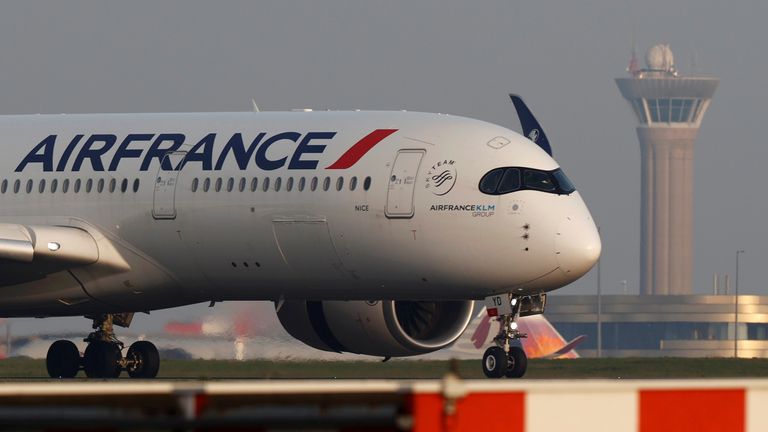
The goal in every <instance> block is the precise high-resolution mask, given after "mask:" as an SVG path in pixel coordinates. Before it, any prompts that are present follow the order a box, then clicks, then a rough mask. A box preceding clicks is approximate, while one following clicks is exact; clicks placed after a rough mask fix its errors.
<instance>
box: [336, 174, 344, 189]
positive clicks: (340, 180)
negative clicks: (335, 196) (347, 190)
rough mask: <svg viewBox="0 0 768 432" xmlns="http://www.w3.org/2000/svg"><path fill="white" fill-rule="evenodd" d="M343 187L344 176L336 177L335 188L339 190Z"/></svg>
mask: <svg viewBox="0 0 768 432" xmlns="http://www.w3.org/2000/svg"><path fill="white" fill-rule="evenodd" d="M343 188H344V177H339V178H337V179H336V190H337V191H340V190H341V189H343Z"/></svg>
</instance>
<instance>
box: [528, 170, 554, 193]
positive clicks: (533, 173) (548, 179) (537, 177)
mask: <svg viewBox="0 0 768 432" xmlns="http://www.w3.org/2000/svg"><path fill="white" fill-rule="evenodd" d="M523 184H524V185H525V187H526V188H527V189H534V190H540V191H544V192H553V191H554V190H555V182H554V181H553V178H552V174H551V173H548V172H545V171H539V170H532V169H526V170H524V171H523Z"/></svg>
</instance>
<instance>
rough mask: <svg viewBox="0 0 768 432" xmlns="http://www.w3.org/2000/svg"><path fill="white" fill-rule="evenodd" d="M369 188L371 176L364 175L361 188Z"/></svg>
mask: <svg viewBox="0 0 768 432" xmlns="http://www.w3.org/2000/svg"><path fill="white" fill-rule="evenodd" d="M370 188H371V178H370V177H366V178H365V180H363V189H364V190H368V189H370Z"/></svg>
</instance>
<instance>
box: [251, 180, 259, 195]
mask: <svg viewBox="0 0 768 432" xmlns="http://www.w3.org/2000/svg"><path fill="white" fill-rule="evenodd" d="M258 186H259V179H257V178H256V177H254V178H253V180H251V192H256V188H257V187H258Z"/></svg>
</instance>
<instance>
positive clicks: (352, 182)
mask: <svg viewBox="0 0 768 432" xmlns="http://www.w3.org/2000/svg"><path fill="white" fill-rule="evenodd" d="M355 189H357V177H352V178H351V179H349V190H351V191H353V190H355Z"/></svg>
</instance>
